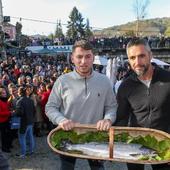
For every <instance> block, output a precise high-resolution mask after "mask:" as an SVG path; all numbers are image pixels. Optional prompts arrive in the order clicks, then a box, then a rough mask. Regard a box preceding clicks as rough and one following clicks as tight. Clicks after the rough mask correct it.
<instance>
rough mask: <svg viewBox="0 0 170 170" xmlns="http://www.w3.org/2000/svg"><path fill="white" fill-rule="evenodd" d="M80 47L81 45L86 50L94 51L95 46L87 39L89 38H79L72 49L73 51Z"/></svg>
mask: <svg viewBox="0 0 170 170" xmlns="http://www.w3.org/2000/svg"><path fill="white" fill-rule="evenodd" d="M78 47H81V48H83V49H84V50H92V51H93V46H92V44H91V43H90V42H89V41H87V40H79V41H76V42H75V43H74V45H73V49H72V52H74V51H75V49H76V48H78Z"/></svg>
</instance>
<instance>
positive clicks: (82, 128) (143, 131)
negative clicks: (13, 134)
mask: <svg viewBox="0 0 170 170" xmlns="http://www.w3.org/2000/svg"><path fill="white" fill-rule="evenodd" d="M60 129H61V128H60V127H57V128H55V129H53V130H52V131H51V132H50V133H49V134H48V137H47V142H48V145H49V146H50V148H51V149H52V150H53V151H54V152H56V153H58V154H62V155H65V156H71V157H77V158H83V159H94V160H109V161H116V162H128V163H137V164H163V163H168V162H170V160H161V161H157V160H130V159H122V158H121V159H120V158H115V157H113V152H114V150H113V149H114V147H113V146H114V142H113V141H114V134H121V133H124V132H127V133H129V135H131V136H133V137H137V136H139V135H141V136H146V135H150V136H154V137H155V138H156V139H157V140H158V141H161V140H164V139H170V134H168V133H165V132H163V131H160V130H155V129H149V128H139V127H111V128H110V130H109V158H103V157H96V156H88V155H83V154H77V153H76V154H75V153H74V154H73V153H68V152H65V151H61V150H58V149H56V148H55V147H53V146H52V144H51V142H50V141H51V137H52V135H53V134H54V133H56V132H57V131H58V130H60ZM73 130H74V131H75V132H77V133H78V134H82V133H86V132H95V131H97V129H96V127H95V126H94V125H87V124H86V125H85V124H84V125H77V126H76V127H75V128H74V129H73Z"/></svg>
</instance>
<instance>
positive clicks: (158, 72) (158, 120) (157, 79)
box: [115, 66, 170, 132]
mask: <svg viewBox="0 0 170 170" xmlns="http://www.w3.org/2000/svg"><path fill="white" fill-rule="evenodd" d="M117 100H118V110H117V121H116V123H115V125H118V126H126V125H129V126H132V127H147V128H153V129H159V130H163V131H166V132H168V126H170V72H168V71H166V70H163V69H162V68H159V67H158V66H155V69H154V73H153V77H152V80H151V84H150V87H149V88H148V87H147V86H146V85H144V84H143V83H142V82H141V81H140V80H139V79H138V78H137V76H136V74H132V75H131V76H129V77H128V78H127V79H126V80H125V81H124V82H122V84H121V85H120V87H119V90H118V95H117Z"/></svg>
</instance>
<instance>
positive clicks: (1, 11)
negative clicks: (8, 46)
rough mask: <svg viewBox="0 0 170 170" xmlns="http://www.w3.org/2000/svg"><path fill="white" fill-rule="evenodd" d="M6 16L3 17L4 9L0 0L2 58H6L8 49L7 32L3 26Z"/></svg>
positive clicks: (0, 51)
mask: <svg viewBox="0 0 170 170" xmlns="http://www.w3.org/2000/svg"><path fill="white" fill-rule="evenodd" d="M3 22H4V17H3V10H2V0H0V46H1V50H0V53H1V59H6V51H5V46H4V41H5V32H4V27H3Z"/></svg>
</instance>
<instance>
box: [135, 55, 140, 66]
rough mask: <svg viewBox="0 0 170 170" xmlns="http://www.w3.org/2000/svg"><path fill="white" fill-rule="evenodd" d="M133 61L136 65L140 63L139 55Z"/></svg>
mask: <svg viewBox="0 0 170 170" xmlns="http://www.w3.org/2000/svg"><path fill="white" fill-rule="evenodd" d="M135 63H136V65H140V63H141V59H140V58H139V57H136V60H135Z"/></svg>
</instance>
